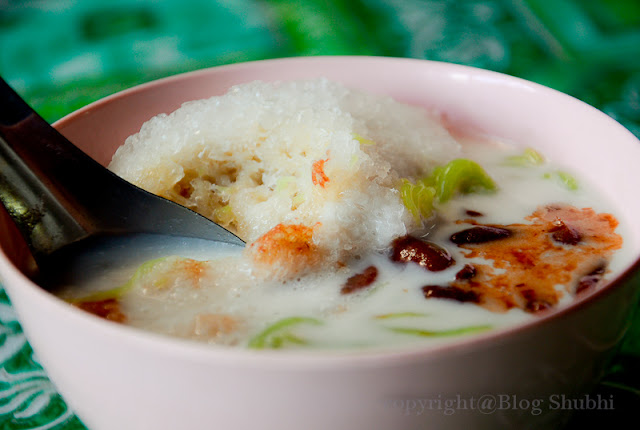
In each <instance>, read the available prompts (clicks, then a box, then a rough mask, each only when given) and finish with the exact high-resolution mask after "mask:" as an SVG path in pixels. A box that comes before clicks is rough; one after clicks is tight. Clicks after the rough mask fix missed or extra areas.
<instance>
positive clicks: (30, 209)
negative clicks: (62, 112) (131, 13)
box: [0, 78, 244, 289]
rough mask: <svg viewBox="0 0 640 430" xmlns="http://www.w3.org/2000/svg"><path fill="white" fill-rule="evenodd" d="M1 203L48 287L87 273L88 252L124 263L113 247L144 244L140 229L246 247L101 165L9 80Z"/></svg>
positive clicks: (3, 109)
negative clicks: (82, 262)
mask: <svg viewBox="0 0 640 430" xmlns="http://www.w3.org/2000/svg"><path fill="white" fill-rule="evenodd" d="M0 201H1V202H2V205H3V206H4V207H5V208H6V210H7V212H8V213H9V215H10V216H11V218H12V219H13V221H14V222H15V224H16V225H17V226H18V229H19V230H20V232H21V234H22V236H23V237H24V239H25V241H26V243H27V245H28V247H29V249H30V251H31V253H32V255H33V257H34V260H35V262H36V264H37V266H38V271H37V274H35V275H34V279H35V280H36V282H38V283H39V284H40V285H42V286H43V287H44V288H47V289H53V288H56V287H57V286H59V284H61V283H63V282H65V279H68V275H69V272H70V271H83V270H84V269H83V268H82V267H78V265H77V264H76V263H77V262H78V261H80V260H81V258H82V256H83V255H86V254H87V253H90V254H99V255H102V258H103V259H104V262H105V264H109V263H110V261H117V257H116V256H115V254H114V253H117V252H118V251H119V250H121V249H122V248H123V247H125V248H126V247H135V246H137V245H139V242H140V237H141V236H140V235H145V236H147V235H151V236H153V237H154V238H156V236H162V239H163V240H164V239H165V238H166V240H167V241H176V240H179V241H181V246H182V248H183V249H184V248H185V247H186V248H188V247H189V242H188V241H189V240H202V239H204V240H207V241H212V242H216V243H218V244H230V245H238V246H244V242H243V241H242V240H241V239H239V238H238V237H237V236H236V235H234V234H233V233H231V232H229V231H228V230H226V229H224V228H222V227H221V226H219V225H217V224H215V223H214V222H212V221H210V220H208V219H207V218H205V217H203V216H201V215H199V214H197V213H196V212H193V211H191V210H189V209H187V208H185V207H183V206H180V205H178V204H176V203H173V202H171V201H169V200H166V199H163V198H161V197H158V196H155V195H153V194H151V193H148V192H147V191H144V190H142V189H141V188H138V187H136V186H134V185H132V184H130V183H129V182H127V181H125V180H123V179H122V178H120V177H118V176H117V175H115V174H114V173H112V172H111V171H109V170H108V169H106V168H105V167H103V166H101V165H100V164H99V163H98V162H96V161H95V160H93V159H92V158H91V157H89V156H88V155H86V154H85V153H84V152H82V151H81V150H80V149H79V148H77V147H76V146H74V145H73V144H72V143H71V142H69V141H68V140H67V139H66V138H65V137H64V136H62V135H61V134H60V133H59V132H58V131H57V130H55V129H54V128H53V127H51V126H50V125H49V124H48V123H47V122H46V121H45V120H44V119H43V118H41V117H40V116H39V115H38V114H37V113H36V112H35V111H33V109H31V108H30V107H29V105H28V104H27V103H26V102H25V101H24V100H22V99H21V98H20V96H19V95H18V94H17V93H16V92H15V91H13V90H12V89H11V87H9V85H8V84H7V83H6V82H5V81H4V80H3V79H2V78H0ZM156 239H157V238H156ZM185 241H187V242H185ZM154 243H158V242H157V240H155V241H154ZM145 246H148V245H145ZM129 255H131V253H129ZM92 270H95V268H94V269H92ZM83 275H86V276H90V275H91V274H86V273H84V274H83Z"/></svg>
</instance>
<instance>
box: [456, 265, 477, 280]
mask: <svg viewBox="0 0 640 430" xmlns="http://www.w3.org/2000/svg"><path fill="white" fill-rule="evenodd" d="M477 273H478V270H477V269H476V266H474V265H473V264H465V265H464V267H463V268H462V269H460V270H459V271H458V273H456V279H457V280H458V281H462V280H465V279H471V278H473V277H475V276H476V274H477Z"/></svg>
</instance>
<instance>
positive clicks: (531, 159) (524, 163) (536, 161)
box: [505, 148, 545, 167]
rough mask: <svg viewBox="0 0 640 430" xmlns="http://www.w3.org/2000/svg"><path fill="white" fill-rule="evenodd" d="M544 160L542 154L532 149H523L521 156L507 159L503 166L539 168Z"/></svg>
mask: <svg viewBox="0 0 640 430" xmlns="http://www.w3.org/2000/svg"><path fill="white" fill-rule="evenodd" d="M544 162H545V160H544V157H543V156H542V154H540V153H539V152H538V151H536V150H535V149H533V148H525V150H524V151H523V153H522V154H521V155H513V156H511V157H507V159H506V161H505V164H506V165H509V166H519V167H532V166H541V165H542V164H544Z"/></svg>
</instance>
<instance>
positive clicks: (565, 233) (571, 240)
mask: <svg viewBox="0 0 640 430" xmlns="http://www.w3.org/2000/svg"><path fill="white" fill-rule="evenodd" d="M550 231H551V237H553V240H555V241H556V242H560V243H563V244H565V245H577V244H578V242H580V241H581V240H582V235H581V234H580V232H579V231H578V230H576V229H575V228H573V227H569V226H568V225H566V224H565V223H564V222H563V221H561V220H558V221H556V222H555V223H554V226H553V228H551V230H550Z"/></svg>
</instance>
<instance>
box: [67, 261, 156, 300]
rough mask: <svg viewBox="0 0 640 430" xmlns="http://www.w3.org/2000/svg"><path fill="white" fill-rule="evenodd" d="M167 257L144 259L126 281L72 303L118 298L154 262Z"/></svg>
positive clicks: (153, 265) (150, 267)
mask: <svg viewBox="0 0 640 430" xmlns="http://www.w3.org/2000/svg"><path fill="white" fill-rule="evenodd" d="M167 258H168V257H161V258H156V259H154V260H149V261H145V262H144V263H142V264H141V265H140V267H138V268H137V269H136V271H135V273H134V274H133V275H132V276H131V278H129V280H128V281H127V282H125V283H124V284H122V285H120V286H119V287H116V288H112V289H110V290H106V291H98V292H97V293H94V294H90V295H88V296H85V297H82V298H80V299H73V300H72V301H71V302H72V303H83V302H101V301H103V300H110V299H118V298H120V297H122V296H123V295H124V294H126V293H127V292H128V291H129V290H131V289H132V288H133V287H134V286H135V285H136V283H137V282H138V281H139V280H140V279H141V278H142V277H143V276H146V275H148V274H149V273H151V271H152V270H153V269H154V267H155V266H156V264H158V263H160V262H162V261H163V260H166V259H167Z"/></svg>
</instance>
